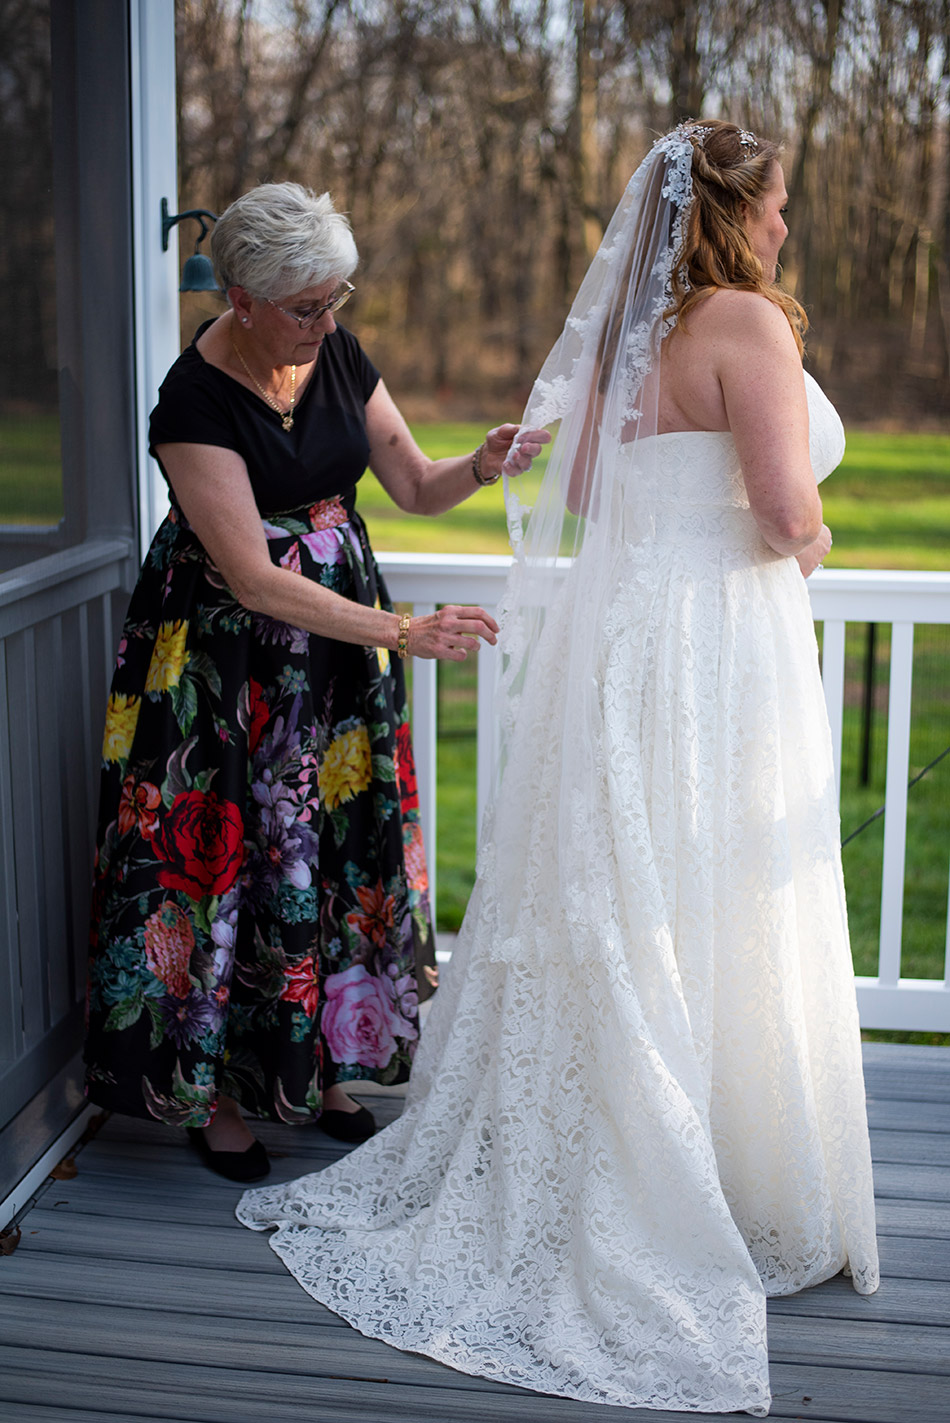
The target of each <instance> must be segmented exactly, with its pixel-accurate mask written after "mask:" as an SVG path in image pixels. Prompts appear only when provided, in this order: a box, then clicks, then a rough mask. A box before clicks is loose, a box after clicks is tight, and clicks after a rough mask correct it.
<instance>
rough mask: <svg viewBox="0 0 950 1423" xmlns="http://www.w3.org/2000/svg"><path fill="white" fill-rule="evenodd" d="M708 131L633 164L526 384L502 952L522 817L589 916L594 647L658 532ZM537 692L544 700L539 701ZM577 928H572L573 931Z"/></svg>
mask: <svg viewBox="0 0 950 1423" xmlns="http://www.w3.org/2000/svg"><path fill="white" fill-rule="evenodd" d="M703 133H704V130H703V128H702V127H701V126H700V125H696V124H682V125H680V127H679V128H677V129H675V130H674V131H673V132H672V133H670V134H668V135H666V136H665V137H664V138H661V139H659V140H658V141H657V142H656V143H655V144H654V146H653V148H652V149H651V150H650V152H649V154H648V155H647V157H646V158H645V159H644V160H643V162H642V163H641V164H640V166H639V168H638V169H637V170H636V172H635V173H634V175H633V177H632V178H631V179H630V182H629V183H628V185H627V188H626V191H625V192H624V195H623V197H622V199H621V201H620V203H619V205H618V207H617V209H616V211H615V213H614V215H613V218H612V219H611V222H610V224H609V226H608V228H607V231H606V233H605V235H604V239H603V242H602V243H601V245H600V248H599V250H598V252H597V254H596V256H595V257H594V259H593V262H592V263H591V266H590V268H589V270H588V272H587V275H586V276H585V278H584V280H583V282H582V283H581V286H580V289H579V290H578V293H577V296H576V298H575V300H574V304H573V306H572V307H571V311H570V314H569V315H568V317H567V320H566V322H565V325H564V329H563V331H562V333H561V335H560V337H559V339H558V341H557V342H556V344H555V346H554V347H553V349H552V351H551V353H550V355H549V356H548V358H547V360H546V361H545V363H544V365H543V367H542V369H541V372H540V374H539V376H538V378H537V380H536V382H535V385H534V388H533V390H532V392H531V395H530V398H529V400H528V403H527V406H526V408H525V412H524V415H523V417H522V428H524V429H539V428H541V427H545V426H546V427H548V428H550V429H551V430H552V434H553V440H552V444H551V446H550V455H549V458H548V462H547V468H546V470H545V473H544V477H543V479H542V482H541V486H540V490H539V493H538V496H537V498H536V500H535V502H534V504H533V506H531V507H526V506H525V505H524V504H523V503H522V502H521V498H520V492H519V491H520V487H521V486H519V483H518V480H517V478H513V477H509V476H508V474H507V472H506V475H505V503H506V509H507V516H508V530H509V536H510V539H511V545H512V549H513V551H514V556H515V558H514V565H513V568H512V572H511V575H510V577H509V581H508V584H507V587H506V591H505V596H504V599H503V602H502V606H501V624H502V636H501V639H500V642H501V651H502V672H501V679H500V695H499V703H500V705H499V723H500V725H499V736H500V748H501V754H500V758H499V773H500V776H501V782H500V784H499V785H498V787H497V788H496V794H495V798H494V803H493V805H492V806H491V807H490V809H489V812H488V817H487V820H486V825H485V827H484V833H483V836H482V843H483V853H482V860H481V865H480V868H481V869H482V871H483V872H484V871H485V870H488V869H489V865H490V871H491V873H492V874H493V875H494V876H495V877H496V878H497V879H499V880H501V881H504V882H505V883H504V884H500V885H499V888H503V889H507V893H505V892H503V893H500V894H499V895H498V903H499V904H500V905H501V906H504V905H506V904H507V905H509V906H510V911H511V916H512V919H511V923H510V924H508V925H506V924H505V923H500V924H499V925H498V926H497V933H496V953H497V955H498V956H500V957H505V956H506V950H505V948H504V943H505V939H506V937H507V935H508V934H509V933H510V932H511V930H512V927H513V917H514V915H515V913H516V906H517V904H518V902H519V885H521V884H523V883H524V881H525V878H526V873H527V870H528V865H527V863H526V859H525V857H526V856H528V855H530V854H532V853H537V850H536V848H535V849H532V848H530V847H532V846H534V847H536V846H537V843H538V842H537V837H536V836H533V835H532V834H531V826H530V820H531V817H532V816H535V815H539V814H541V815H544V816H547V817H554V818H555V833H554V834H553V837H552V836H545V844H546V846H547V852H548V853H553V854H556V855H557V857H558V861H559V864H558V869H559V879H558V883H559V884H560V886H561V888H562V892H563V895H564V898H565V907H569V908H570V912H572V913H576V914H577V915H578V916H579V917H580V918H582V919H584V920H585V922H586V923H587V927H593V924H592V923H591V922H590V921H591V916H594V918H595V919H596V915H597V907H596V903H595V902H594V899H593V898H592V897H591V895H590V893H589V887H590V885H591V884H592V883H593V882H594V881H595V880H596V879H597V878H598V876H597V875H596V874H593V875H591V874H589V873H587V868H589V866H588V861H589V858H590V857H591V856H592V855H593V854H595V853H596V854H598V855H599V854H601V853H602V851H603V843H602V842H601V839H600V836H599V835H598V834H591V833H590V832H591V827H590V826H588V825H586V824H585V819H584V817H585V807H587V806H589V804H590V795H589V788H590V787H591V785H592V784H593V781H592V778H593V777H595V776H604V775H606V774H607V772H608V771H609V768H607V767H603V766H600V765H598V764H596V758H597V756H598V748H600V747H602V746H603V738H602V737H600V736H598V735H597V734H596V732H597V725H598V721H599V718H600V715H601V709H600V701H599V687H600V683H601V677H600V675H599V673H600V669H599V659H600V658H601V657H602V656H603V647H604V637H603V634H604V632H605V631H606V632H607V633H608V634H609V628H605V626H604V624H605V619H606V617H607V615H608V611H609V604H610V599H611V593H612V590H613V588H614V586H615V581H616V565H617V558H618V553H619V550H620V548H621V545H622V544H623V543H624V542H626V543H629V542H630V541H631V540H634V541H640V540H644V541H649V540H650V539H651V538H652V536H653V530H654V512H655V500H656V496H657V493H658V490H657V484H656V475H655V468H654V458H655V447H656V440H655V436H656V434H657V407H658V397H659V357H660V347H661V343H662V341H663V338H664V336H665V335H666V334H667V332H668V331H669V330H670V329H671V328H672V325H673V321H672V318H670V317H669V316H667V315H666V314H665V313H666V312H667V311H668V309H669V307H670V305H671V303H672V300H673V271H674V268H675V266H676V264H677V260H678V257H679V255H680V252H681V249H682V247H683V244H684V240H685V237H686V229H687V224H688V220H689V215H690V207H691V204H692V201H693V181H692V158H693V146H694V143H701V142H702V139H703ZM554 665H556V666H557V667H558V669H559V675H558V676H557V677H556V678H552V677H551V675H550V672H551V668H552V666H554ZM545 696H547V697H548V698H549V704H548V705H547V706H543V705H542V706H540V707H539V705H538V702H539V699H540V700H541V701H542V702H543V699H544V698H545ZM539 715H540V717H541V720H540V721H539V719H538V718H539ZM541 726H543V732H542V733H541V734H543V735H544V736H545V737H550V753H551V754H552V755H554V756H557V757H558V758H559V761H560V772H561V774H560V777H559V778H558V783H559V787H560V789H559V793H558V803H557V804H556V805H550V804H546V805H544V806H539V805H538V804H537V803H536V799H535V792H534V790H533V788H532V787H531V786H529V785H524V784H522V783H521V778H520V775H519V762H521V761H524V762H525V763H526V762H527V757H526V756H522V755H520V754H519V738H523V737H525V736H535V737H536V736H537V735H538V734H539V730H538V728H539V727H541ZM531 728H534V729H533V730H532V729H531ZM595 847H597V848H595ZM600 868H601V869H602V868H603V867H602V866H601V867H600ZM582 927H583V926H582V925H580V924H579V925H578V928H579V929H580V928H582ZM585 937H586V935H585V934H583V933H581V934H579V935H578V936H577V943H578V945H580V944H581V943H582V942H583V940H584V938H585ZM511 952H512V953H514V942H513V941H512V942H511Z"/></svg>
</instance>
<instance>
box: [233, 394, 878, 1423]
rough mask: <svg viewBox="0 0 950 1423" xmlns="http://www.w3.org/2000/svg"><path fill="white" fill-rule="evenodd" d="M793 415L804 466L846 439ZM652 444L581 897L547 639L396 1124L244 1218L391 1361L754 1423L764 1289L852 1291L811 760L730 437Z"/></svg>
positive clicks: (800, 628) (843, 1024)
mask: <svg viewBox="0 0 950 1423" xmlns="http://www.w3.org/2000/svg"><path fill="white" fill-rule="evenodd" d="M808 397H809V408H810V416H811V444H812V461H813V464H814V467H815V470H816V473H817V474H818V476H819V477H824V475H826V474H827V473H828V472H829V471H830V470H831V469H832V468H833V467H834V466H835V465H836V464H837V463H838V461H839V460H840V458H841V454H842V451H843V433H842V430H841V425H840V422H839V420H838V417H837V415H836V414H835V412H834V410H833V408H832V407H831V406H830V404H829V403H828V402H827V400H826V399H825V398H824V396H823V395H822V393H821V391H820V390H819V389H818V387H817V386H816V385H815V384H814V382H811V381H809V382H808ZM657 439H658V440H659V442H660V448H659V450H658V453H659V455H660V461H659V464H660V468H661V471H662V477H663V482H664V490H665V494H664V501H663V503H662V504H661V505H660V507H659V508H658V509H656V510H655V511H654V512H655V515H656V519H655V528H654V531H653V537H652V538H651V539H648V540H646V541H644V540H642V538H641V531H640V530H639V529H638V527H637V522H638V520H637V515H636V513H635V508H629V509H625V510H624V511H615V512H616V513H617V514H618V517H621V518H622V519H623V520H624V525H623V534H624V537H623V540H622V549H621V554H620V559H619V565H618V568H617V576H616V595H615V597H614V599H613V603H612V606H611V608H610V610H609V613H608V617H607V619H606V622H605V625H604V626H602V627H598V628H592V629H591V636H592V637H598V638H599V639H600V640H601V645H602V656H601V661H600V669H601V677H602V690H601V706H602V723H601V725H600V729H599V736H600V738H602V743H601V745H599V746H598V748H597V751H598V757H597V761H598V764H599V766H600V767H601V774H600V775H599V776H598V777H597V778H596V783H595V784H593V785H590V787H589V791H588V793H587V795H586V796H585V803H584V804H581V805H579V806H578V824H579V827H580V833H582V834H583V835H584V836H585V837H587V839H588V844H590V841H591V840H593V841H594V848H595V850H596V859H597V862H598V863H599V864H600V865H601V866H602V874H601V876H600V878H599V880H598V881H597V882H596V883H590V882H587V883H584V884H571V883H569V882H567V883H565V882H564V878H563V877H561V882H558V880H559V877H558V875H557V874H556V873H555V874H552V871H551V865H552V863H554V858H555V857H554V855H553V853H552V851H551V845H550V843H549V842H550V838H551V836H552V835H553V833H554V832H553V828H552V825H551V816H546V814H545V807H546V804H548V805H549V806H550V804H551V803H552V802H553V797H554V788H556V785H557V779H558V777H559V775H560V774H561V772H562V764H561V757H560V752H559V750H558V749H557V748H556V747H554V746H552V745H551V741H550V738H548V737H546V735H545V728H546V726H547V724H548V719H549V717H550V709H551V707H552V706H553V705H555V703H556V699H557V698H558V696H559V695H560V682H559V679H560V678H561V677H562V676H563V672H562V666H561V661H560V659H559V657H558V647H559V634H558V627H557V621H556V619H552V620H551V626H550V628H549V629H547V630H546V635H547V633H548V632H549V634H550V636H549V638H548V646H549V649H550V656H549V657H548V659H547V661H546V664H545V666H544V673H543V675H542V676H541V677H539V678H538V679H536V681H535V683H534V685H533V686H532V687H531V688H529V689H528V690H526V692H525V694H524V699H523V703H522V707H521V713H520V720H519V726H518V735H517V738H516V742H515V745H514V747H513V749H512V755H511V759H510V762H509V766H508V771H507V777H508V780H507V785H506V787H505V789H504V790H503V792H502V794H504V795H509V796H512V795H513V796H520V797H522V798H523V800H524V803H525V804H526V806H528V807H529V809H530V814H529V815H527V816H526V820H525V823H526V826H528V827H529V828H528V831H527V834H526V844H525V849H524V856H523V859H522V860H521V861H520V862H519V867H518V872H517V880H516V881H513V880H512V878H511V875H510V874H509V873H508V872H507V871H508V869H509V868H510V867H508V866H505V865H493V863H492V844H491V826H490V823H489V826H488V827H487V834H486V836H485V844H484V845H483V851H482V857H481V863H480V874H479V880H478V883H477V885H476V888H475V891H474V893H473V896H472V900H471V904H470V906H469V910H468V914H467V916H466V920H465V924H464V927H463V929H462V932H461V934H460V935H459V939H458V944H457V947H456V949H455V951H454V954H453V957H452V963H451V966H450V971H449V972H448V974H447V975H446V982H445V984H444V986H443V987H442V988H441V989H440V991H439V993H438V995H437V998H436V1002H435V1004H434V1006H433V1009H432V1012H431V1015H430V1018H429V1021H428V1023H427V1025H426V1028H425V1032H424V1035H423V1039H422V1043H421V1046H420V1050H419V1053H418V1057H417V1060H416V1064H415V1067H414V1070H413V1075H412V1081H411V1083H410V1085H409V1090H408V1095H407V1101H406V1108H405V1111H404V1113H403V1115H402V1117H401V1118H400V1119H399V1120H398V1121H397V1122H396V1123H395V1124H394V1125H393V1126H390V1127H388V1128H387V1129H386V1130H385V1131H383V1132H381V1133H380V1134H379V1135H378V1136H376V1137H375V1138H374V1139H372V1140H371V1141H369V1142H367V1143H366V1144H365V1145H364V1146H362V1147H360V1148H359V1149H358V1150H356V1151H354V1152H353V1153H352V1154H351V1155H350V1156H348V1157H347V1158H345V1159H343V1160H341V1161H339V1162H337V1163H336V1164H334V1165H332V1166H330V1167H328V1168H327V1169H326V1170H324V1171H321V1172H319V1173H316V1174H314V1175H311V1176H305V1177H303V1178H302V1179H300V1180H297V1181H292V1182H290V1183H289V1184H287V1185H276V1186H265V1187H263V1188H261V1189H257V1190H251V1191H248V1192H247V1193H246V1194H245V1196H244V1197H243V1199H242V1201H241V1204H240V1206H239V1209H238V1216H239V1218H240V1220H241V1221H243V1222H244V1224H245V1225H248V1226H250V1227H252V1228H253V1229H256V1230H265V1229H267V1228H268V1227H271V1226H277V1227H278V1230H277V1232H276V1234H275V1235H273V1236H272V1237H271V1245H272V1246H273V1248H274V1250H275V1251H276V1252H277V1254H278V1255H279V1256H280V1257H281V1259H282V1260H283V1261H284V1262H285V1263H286V1265H287V1266H288V1268H289V1269H290V1270H291V1271H292V1272H293V1274H294V1275H295V1276H296V1278H297V1279H298V1280H299V1282H300V1283H301V1285H303V1287H304V1289H305V1290H307V1291H309V1293H310V1294H312V1295H313V1296H314V1297H315V1298H317V1299H318V1300H322V1301H323V1302H324V1303H325V1304H327V1305H329V1307H330V1308H331V1309H333V1310H335V1311H336V1312H337V1313H338V1314H340V1315H342V1316H343V1317H344V1318H345V1319H347V1320H349V1321H350V1322H351V1323H352V1324H354V1325H355V1326H356V1327H357V1328H358V1329H360V1330H361V1331H362V1332H363V1333H365V1334H369V1335H372V1336H374V1337H376V1338H379V1339H383V1340H386V1341H388V1342H389V1343H391V1344H395V1345H397V1346H398V1347H399V1348H402V1349H408V1350H414V1351H417V1352H419V1353H423V1354H428V1355H431V1356H432V1357H433V1358H435V1359H439V1360H442V1361H443V1362H444V1363H446V1364H450V1365H452V1366H453V1367H454V1368H456V1369H461V1370H463V1371H465V1372H468V1373H473V1374H479V1375H484V1376H485V1377H488V1378H491V1379H498V1380H502V1381H504V1382H507V1383H511V1384H520V1385H522V1386H524V1387H527V1388H531V1389H536V1390H539V1391H541V1392H549V1393H556V1394H562V1395H566V1396H568V1397H571V1398H577V1399H583V1400H591V1401H599V1402H603V1403H612V1404H627V1405H631V1406H635V1405H640V1406H647V1407H652V1408H666V1409H674V1410H675V1409H692V1410H705V1411H729V1410H736V1409H745V1410H747V1411H749V1412H751V1413H757V1414H763V1413H765V1412H766V1411H767V1409H768V1405H769V1386H768V1357H767V1349H766V1331H765V1300H766V1296H767V1295H769V1294H787V1293H791V1292H793V1291H796V1290H800V1289H803V1288H804V1287H806V1286H808V1285H814V1284H817V1283H818V1282H819V1281H821V1280H824V1279H827V1278H828V1277H829V1276H831V1275H834V1274H835V1273H837V1272H838V1271H840V1270H841V1269H842V1268H849V1269H850V1271H851V1272H852V1274H853V1278H854V1284H855V1287H856V1288H857V1289H858V1290H860V1291H862V1292H864V1293H870V1292H871V1291H873V1290H874V1289H875V1288H876V1287H877V1283H878V1273H877V1252H876V1245H875V1235H874V1210H873V1201H872V1189H871V1163H870V1155H869V1150H868V1137H867V1125H866V1118H865V1105H864V1090H863V1081H862V1075H861V1060H860V1046H859V1040H858V1025H857V1014H856V1008H855V995H854V987H853V979H852V966H851V960H850V954H849V949H848V933H847V921H846V913H845V902H844V893H843V887H842V879H841V869H840V856H839V848H838V842H839V830H838V816H837V810H836V805H835V794H834V779H833V774H832V759H831V745H830V737H829V732H828V725H827V719H826V716H825V709H824V702H823V698H822V690H821V683H820V679H819V673H818V660H817V653H816V645H815V637H814V631H813V625H812V618H811V612H810V608H809V601H808V595H807V592H806V587H805V582H804V579H803V578H802V576H801V573H800V571H799V569H798V566H797V564H796V563H795V561H794V560H793V559H788V558H780V557H778V556H777V555H775V554H773V553H772V552H771V551H770V550H769V549H768V548H767V546H766V545H765V544H764V542H763V541H762V539H761V536H760V535H759V533H758V531H757V528H756V525H755V522H754V520H753V517H752V515H751V513H750V511H749V508H748V502H747V500H746V497H745V492H744V487H743V482H742V478H741V474H740V470H739V466H738V461H737V457H736V452H735V446H734V444H733V441H732V438H731V436H730V435H728V434H712V433H678V434H667V435H661V436H658V437H657ZM635 503H636V501H633V500H631V501H630V504H631V505H632V506H635ZM581 577H582V570H581V571H578V568H577V565H575V569H574V571H573V572H572V575H571V578H570V579H569V580H568V586H567V587H566V588H565V592H564V598H565V606H566V605H567V600H569V599H570V598H571V597H572V596H573V590H572V587H571V582H572V580H573V581H575V582H577V580H578V579H579V578H581ZM577 586H578V587H580V586H582V585H581V584H580V583H578V584H577ZM587 860H588V862H589V861H590V855H589V854H588V856H587ZM512 896H515V902H514V903H512ZM584 906H586V918H585V917H584V912H585V911H584ZM585 924H586V926H587V927H586V928H584V927H580V928H579V927H578V926H579V925H580V926H584V925H585ZM500 936H503V937H500Z"/></svg>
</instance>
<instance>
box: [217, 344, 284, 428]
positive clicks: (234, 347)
mask: <svg viewBox="0 0 950 1423" xmlns="http://www.w3.org/2000/svg"><path fill="white" fill-rule="evenodd" d="M231 349H232V351H233V352H234V354H235V355H236V356H237V358H238V360H239V361H240V362H241V365H242V366H243V367H244V369H245V370H246V371H247V373H248V375H249V376H250V378H251V380H252V381H253V382H254V384H255V385H256V386H257V388H258V390H259V391H260V393H261V395H262V396H263V397H264V399H265V400H266V401H267V403H268V405H269V406H270V408H271V410H274V411H276V413H277V414H278V415H279V416H280V423H281V424H282V425H283V427H284V429H285V430H292V429H293V428H294V395H295V392H296V389H297V367H296V366H291V368H290V408H289V410H288V411H287V413H286V415H285V414H284V412H283V410H281V408H280V406H279V405H278V404H277V401H276V400H275V399H274V397H273V396H272V395H268V394H267V391H266V390H265V389H264V387H263V386H262V385H261V383H260V381H259V380H258V379H257V376H256V375H255V374H254V372H253V371H252V370H251V368H250V366H249V365H248V363H247V361H246V360H245V359H244V357H243V356H242V355H241V353H240V351H239V350H238V348H237V344H236V343H235V340H234V337H233V336H232V338H231Z"/></svg>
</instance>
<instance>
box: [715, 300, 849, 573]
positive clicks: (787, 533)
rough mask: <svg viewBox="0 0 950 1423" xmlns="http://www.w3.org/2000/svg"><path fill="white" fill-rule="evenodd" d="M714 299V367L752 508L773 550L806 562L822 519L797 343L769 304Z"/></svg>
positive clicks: (781, 314)
mask: <svg viewBox="0 0 950 1423" xmlns="http://www.w3.org/2000/svg"><path fill="white" fill-rule="evenodd" d="M717 295H718V296H719V312H718V321H717V324H716V331H715V337H714V350H715V356H714V360H715V364H716V371H717V375H718V377H719V382H720V385H721V387H722V393H723V398H724V400H725V406H726V413H727V416H728V419H729V429H730V430H731V432H732V436H733V439H734V440H735V442H736V449H737V451H738V454H739V459H740V462H741V465H742V474H743V478H744V480H745V486H746V492H747V494H748V496H749V505H750V507H751V509H752V513H753V515H754V517H755V521H756V523H757V524H758V526H759V529H760V530H761V533H762V537H763V538H764V539H765V541H766V543H767V544H768V545H769V546H770V548H773V549H774V550H775V552H776V553H780V554H784V555H786V556H796V555H798V554H803V553H804V552H805V550H806V549H808V548H810V546H811V545H813V544H814V543H815V542H816V540H818V538H819V535H820V533H821V528H822V518H821V498H820V496H819V494H818V485H817V483H816V481H815V476H814V472H813V470H812V467H811V457H810V455H809V450H808V402H807V399H806V396H805V378H804V375H803V373H802V364H801V359H800V357H799V354H798V348H797V346H796V344H795V338H794V336H793V335H792V330H791V327H790V326H789V324H788V321H787V319H786V317H785V314H784V312H783V311H782V309H781V308H780V307H779V306H776V304H775V303H774V302H771V301H769V300H768V298H767V297H763V296H759V295H758V294H757V293H755V292H738V291H731V292H728V293H726V292H722V293H719V294H717ZM723 297H725V298H726V300H722V298H723Z"/></svg>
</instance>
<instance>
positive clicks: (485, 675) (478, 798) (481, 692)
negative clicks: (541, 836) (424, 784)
mask: <svg viewBox="0 0 950 1423" xmlns="http://www.w3.org/2000/svg"><path fill="white" fill-rule="evenodd" d="M500 657H501V653H500V652H499V651H498V649H497V647H490V646H489V644H488V643H487V642H483V643H482V645H481V647H480V649H479V652H478V712H477V723H478V739H477V743H476V745H477V770H476V792H475V806H476V812H475V813H476V817H477V819H476V830H477V834H478V835H481V831H482V820H483V819H484V817H485V807H486V806H487V805H488V800H489V797H490V795H491V792H492V786H493V784H494V779H495V765H496V761H497V756H498V723H497V718H496V715H495V690H496V685H497V680H498V670H499V669H498V663H499V659H500Z"/></svg>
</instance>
